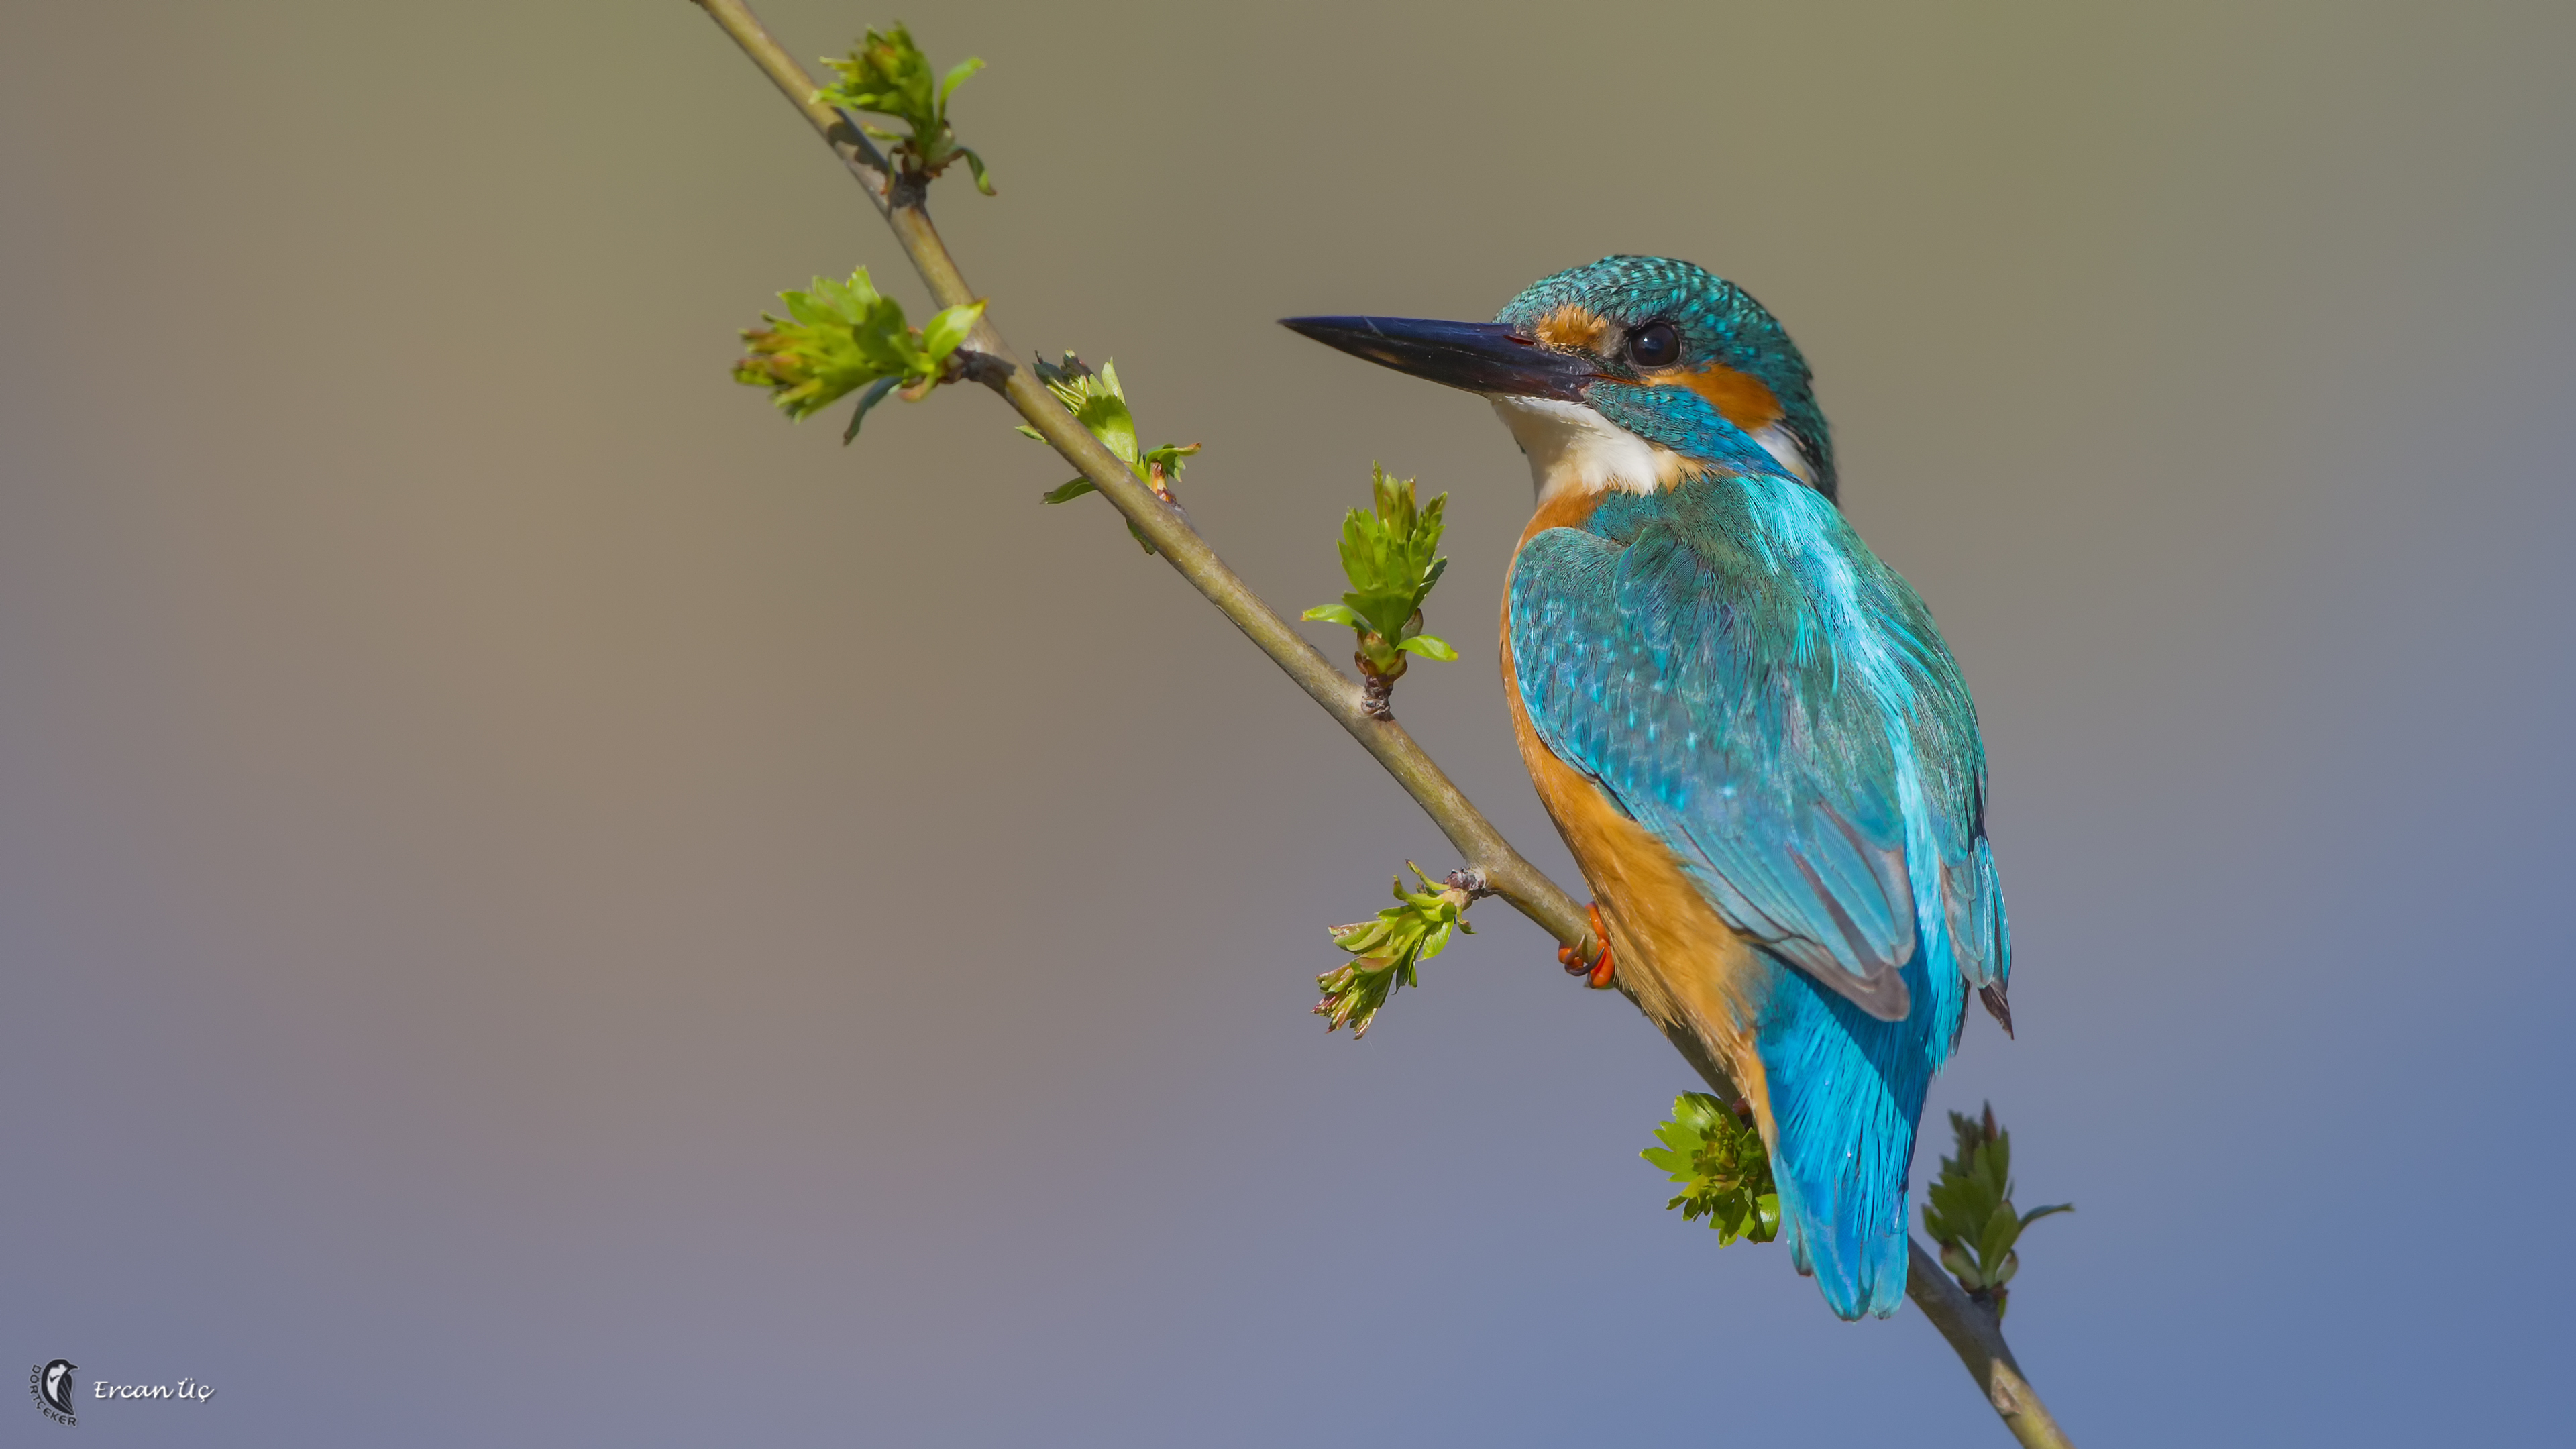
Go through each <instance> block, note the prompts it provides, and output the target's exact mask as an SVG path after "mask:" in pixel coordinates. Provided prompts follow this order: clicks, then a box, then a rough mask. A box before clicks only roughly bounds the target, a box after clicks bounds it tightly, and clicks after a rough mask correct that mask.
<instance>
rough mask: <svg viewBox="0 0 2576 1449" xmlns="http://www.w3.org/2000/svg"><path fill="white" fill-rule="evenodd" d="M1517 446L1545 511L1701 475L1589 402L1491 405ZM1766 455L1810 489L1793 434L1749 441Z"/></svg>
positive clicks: (1766, 433) (1766, 432)
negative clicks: (1551, 505) (1579, 498)
mask: <svg viewBox="0 0 2576 1449" xmlns="http://www.w3.org/2000/svg"><path fill="white" fill-rule="evenodd" d="M1486 401H1487V402H1490V403H1492V404H1493V405H1494V412H1495V413H1496V414H1497V415H1499V416H1500V417H1501V418H1502V420H1503V426H1505V427H1507V428H1509V429H1511V430H1512V441H1513V442H1516V443H1518V444H1520V445H1521V452H1522V453H1523V454H1525V455H1527V456H1528V458H1529V465H1530V487H1531V489H1532V491H1533V492H1535V493H1536V494H1537V495H1538V496H1537V502H1538V503H1540V504H1542V505H1543V504H1546V503H1547V502H1549V501H1550V500H1552V499H1556V498H1561V497H1564V496H1566V495H1568V494H1575V495H1581V494H1586V493H1600V492H1605V491H1607V490H1610V489H1614V488H1615V489H1617V490H1619V491H1620V492H1623V493H1653V492H1655V491H1657V490H1658V489H1662V488H1667V487H1670V486H1671V485H1673V484H1675V483H1678V482H1680V481H1681V480H1682V479H1684V478H1686V477H1689V476H1690V475H1692V474H1694V473H1696V472H1698V471H1699V470H1700V465H1699V464H1697V463H1694V462H1692V461H1691V460H1690V459H1688V458H1685V457H1683V456H1682V455H1681V454H1679V453H1676V452H1674V451H1673V450H1672V449H1670V448H1667V447H1664V446H1662V445H1661V444H1658V443H1649V442H1647V441H1646V440H1645V439H1643V438H1641V437H1638V436H1637V435H1636V434H1635V433H1632V432H1629V431H1628V430H1627V429H1626V428H1623V427H1621V426H1619V425H1618V424H1617V423H1614V422H1612V421H1610V420H1609V419H1608V418H1605V417H1603V416H1602V415H1601V413H1600V410H1599V409H1597V408H1595V407H1593V406H1592V405H1591V404H1590V403H1579V402H1565V401H1561V400H1559V399H1556V398H1542V397H1494V396H1489V397H1487V398H1486ZM1752 437H1753V441H1755V442H1757V443H1759V444H1761V445H1762V450H1763V451H1764V452H1766V453H1769V454H1770V455H1771V456H1772V457H1773V458H1775V459H1778V460H1779V463H1780V466H1781V467H1783V468H1786V469H1788V470H1789V472H1790V473H1791V474H1793V475H1794V476H1796V477H1797V478H1798V479H1799V480H1800V481H1801V482H1804V483H1806V484H1807V485H1808V486H1809V487H1813V486H1815V481H1816V475H1815V470H1814V469H1813V468H1811V467H1810V466H1809V465H1808V463H1807V455H1806V453H1805V452H1804V451H1803V450H1802V449H1800V448H1799V446H1798V440H1797V439H1796V438H1794V437H1792V436H1790V434H1789V430H1788V429H1786V428H1783V427H1781V426H1780V425H1779V424H1777V423H1774V424H1772V425H1771V426H1769V427H1767V428H1764V429H1763V430H1762V431H1760V432H1758V433H1755V434H1753V435H1752Z"/></svg>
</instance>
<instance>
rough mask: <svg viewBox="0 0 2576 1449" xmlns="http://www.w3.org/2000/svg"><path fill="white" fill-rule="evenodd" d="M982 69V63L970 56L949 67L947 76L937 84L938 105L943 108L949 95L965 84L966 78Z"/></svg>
mask: <svg viewBox="0 0 2576 1449" xmlns="http://www.w3.org/2000/svg"><path fill="white" fill-rule="evenodd" d="M983 68H984V62H983V61H981V60H978V59H976V58H975V57H974V56H971V55H970V56H968V57H966V58H965V59H964V60H961V61H959V62H957V64H956V65H954V66H951V67H950V68H949V71H948V74H947V75H946V76H945V77H943V78H942V79H941V80H940V82H939V103H940V104H941V105H943V106H944V105H946V104H947V103H948V97H949V94H950V93H951V92H953V91H955V90H956V89H957V88H958V87H959V86H962V85H964V84H966V80H967V77H969V76H972V75H973V74H974V73H975V72H977V71H979V70H982V69H983Z"/></svg>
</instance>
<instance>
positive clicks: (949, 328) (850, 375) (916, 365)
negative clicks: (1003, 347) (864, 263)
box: [733, 267, 984, 442]
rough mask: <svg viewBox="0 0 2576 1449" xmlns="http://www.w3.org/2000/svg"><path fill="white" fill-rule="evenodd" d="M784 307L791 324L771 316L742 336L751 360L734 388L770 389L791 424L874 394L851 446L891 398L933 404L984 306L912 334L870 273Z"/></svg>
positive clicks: (742, 364) (818, 281) (853, 419)
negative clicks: (898, 395)
mask: <svg viewBox="0 0 2576 1449" xmlns="http://www.w3.org/2000/svg"><path fill="white" fill-rule="evenodd" d="M778 300H780V301H782V302H784V303H786V304H787V315H786V316H785V317H773V316H770V315H769V314H768V313H765V312H764V313H762V314H761V320H762V321H764V322H766V323H768V324H769V325H768V326H766V327H747V328H745V329H743V334H742V341H743V346H744V347H746V348H748V349H749V352H750V355H749V356H746V357H744V358H743V359H742V360H741V361H739V362H737V363H735V364H734V365H733V380H734V381H736V382H739V383H742V384H744V385H746V386H749V387H765V388H768V389H769V390H770V398H771V400H772V401H773V402H776V403H777V404H778V406H779V407H780V408H781V409H782V410H784V411H785V412H786V414H787V415H788V416H789V417H791V418H802V417H804V416H806V415H807V414H809V413H812V412H816V411H819V410H820V409H823V408H826V407H829V406H831V405H832V404H833V403H834V402H837V401H839V400H840V399H841V398H844V397H846V396H848V395H849V394H851V393H853V392H857V391H858V390H859V389H861V388H865V389H867V391H866V392H865V393H864V394H863V395H862V396H861V397H860V398H859V406H858V411H856V412H854V413H852V414H850V426H849V430H848V432H846V433H844V434H842V440H843V441H844V442H846V441H848V440H849V439H850V438H851V437H853V436H856V435H857V433H858V431H859V421H860V419H862V418H865V417H866V416H867V415H868V409H870V408H873V407H875V406H876V405H877V404H878V403H880V402H883V401H884V400H885V395H886V394H887V393H889V392H892V391H894V390H895V389H897V388H901V389H902V390H903V399H904V401H906V402H919V401H920V400H921V399H922V398H924V397H926V396H928V395H929V393H930V390H931V389H932V388H933V387H936V386H938V385H939V383H940V381H941V379H942V378H944V377H945V376H946V375H947V372H948V364H949V359H950V358H951V357H953V356H954V355H955V354H956V351H957V349H958V348H959V347H960V346H961V345H963V344H964V343H965V341H966V336H967V334H968V333H970V332H973V331H974V330H975V322H976V319H978V318H980V317H982V316H983V315H984V304H983V303H981V302H969V303H966V304H965V305H963V306H959V307H950V308H948V309H947V310H945V311H943V312H940V313H938V314H937V315H935V316H933V317H932V318H931V319H930V321H929V322H928V323H926V324H925V325H923V326H922V327H920V328H918V329H915V328H913V327H910V326H907V325H906V324H905V322H904V320H903V304H902V303H900V302H898V301H896V300H895V299H893V298H892V297H889V296H886V295H885V294H883V293H881V292H879V291H878V290H877V289H876V284H875V283H873V282H871V281H869V280H868V269H867V268H865V267H861V268H859V269H858V270H857V271H855V272H852V273H851V274H850V279H849V280H848V281H846V282H835V281H833V280H831V279H830V278H828V277H816V278H815V279H814V290H813V291H811V292H781V293H779V294H778Z"/></svg>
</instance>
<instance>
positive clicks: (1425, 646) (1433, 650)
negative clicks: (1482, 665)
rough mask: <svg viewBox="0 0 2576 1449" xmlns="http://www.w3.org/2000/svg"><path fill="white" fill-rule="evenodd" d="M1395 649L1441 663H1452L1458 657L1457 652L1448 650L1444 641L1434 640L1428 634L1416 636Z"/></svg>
mask: <svg viewBox="0 0 2576 1449" xmlns="http://www.w3.org/2000/svg"><path fill="white" fill-rule="evenodd" d="M1395 647H1396V648H1398V649H1401V650H1403V651H1405V652H1406V653H1408V654H1419V655H1421V656H1422V657H1423V658H1425V659H1438V660H1441V661H1443V662H1448V661H1453V660H1455V659H1456V658H1457V657H1458V651H1457V650H1455V649H1452V648H1450V647H1449V645H1448V644H1447V643H1446V642H1445V641H1443V640H1440V639H1435V638H1433V637H1432V636H1430V635H1428V634H1416V635H1414V636H1413V637H1412V638H1410V639H1407V640H1405V641H1404V642H1403V643H1401V644H1398V645H1396V646H1395Z"/></svg>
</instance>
